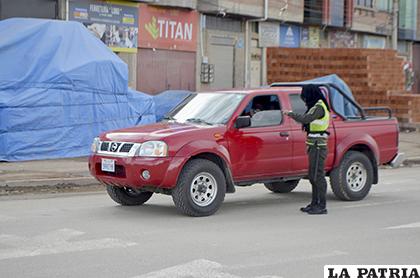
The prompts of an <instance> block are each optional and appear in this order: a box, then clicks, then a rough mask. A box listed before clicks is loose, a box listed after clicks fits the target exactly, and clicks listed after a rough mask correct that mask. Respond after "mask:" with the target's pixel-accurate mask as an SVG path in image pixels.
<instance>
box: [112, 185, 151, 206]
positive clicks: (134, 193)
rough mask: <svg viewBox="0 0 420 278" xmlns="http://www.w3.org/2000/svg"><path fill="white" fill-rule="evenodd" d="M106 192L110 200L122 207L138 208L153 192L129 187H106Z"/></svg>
mask: <svg viewBox="0 0 420 278" xmlns="http://www.w3.org/2000/svg"><path fill="white" fill-rule="evenodd" d="M106 191H107V192H108V195H109V197H111V199H112V200H114V201H115V202H117V203H118V204H120V205H123V206H138V205H142V204H144V203H146V202H147V201H148V200H149V199H150V197H152V195H153V192H147V191H140V190H137V189H134V188H130V187H118V186H112V185H107V186H106Z"/></svg>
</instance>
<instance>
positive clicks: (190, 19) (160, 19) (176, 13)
mask: <svg viewBox="0 0 420 278" xmlns="http://www.w3.org/2000/svg"><path fill="white" fill-rule="evenodd" d="M197 28H198V13H197V12H196V11H188V10H181V9H167V8H161V7H157V6H148V5H145V4H140V6H139V34H138V47H144V48H159V49H171V50H183V51H196V50H197Z"/></svg>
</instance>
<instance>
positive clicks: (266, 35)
mask: <svg viewBox="0 0 420 278" xmlns="http://www.w3.org/2000/svg"><path fill="white" fill-rule="evenodd" d="M258 35H259V47H278V46H279V45H280V25H279V24H278V23H274V22H260V23H259V26H258Z"/></svg>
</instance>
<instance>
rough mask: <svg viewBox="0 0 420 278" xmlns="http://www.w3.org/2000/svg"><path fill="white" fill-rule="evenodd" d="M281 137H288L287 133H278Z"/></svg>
mask: <svg viewBox="0 0 420 278" xmlns="http://www.w3.org/2000/svg"><path fill="white" fill-rule="evenodd" d="M280 136H281V137H289V132H280Z"/></svg>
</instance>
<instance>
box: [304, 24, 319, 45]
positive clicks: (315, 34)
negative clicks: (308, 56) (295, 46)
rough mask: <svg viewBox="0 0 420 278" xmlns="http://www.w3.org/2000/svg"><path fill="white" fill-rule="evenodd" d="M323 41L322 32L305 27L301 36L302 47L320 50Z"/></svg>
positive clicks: (315, 28)
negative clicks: (321, 40)
mask: <svg viewBox="0 0 420 278" xmlns="http://www.w3.org/2000/svg"><path fill="white" fill-rule="evenodd" d="M320 39H321V30H320V29H319V28H317V27H312V26H310V27H303V28H302V34H301V41H300V45H301V47H307V48H319V46H320Z"/></svg>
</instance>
